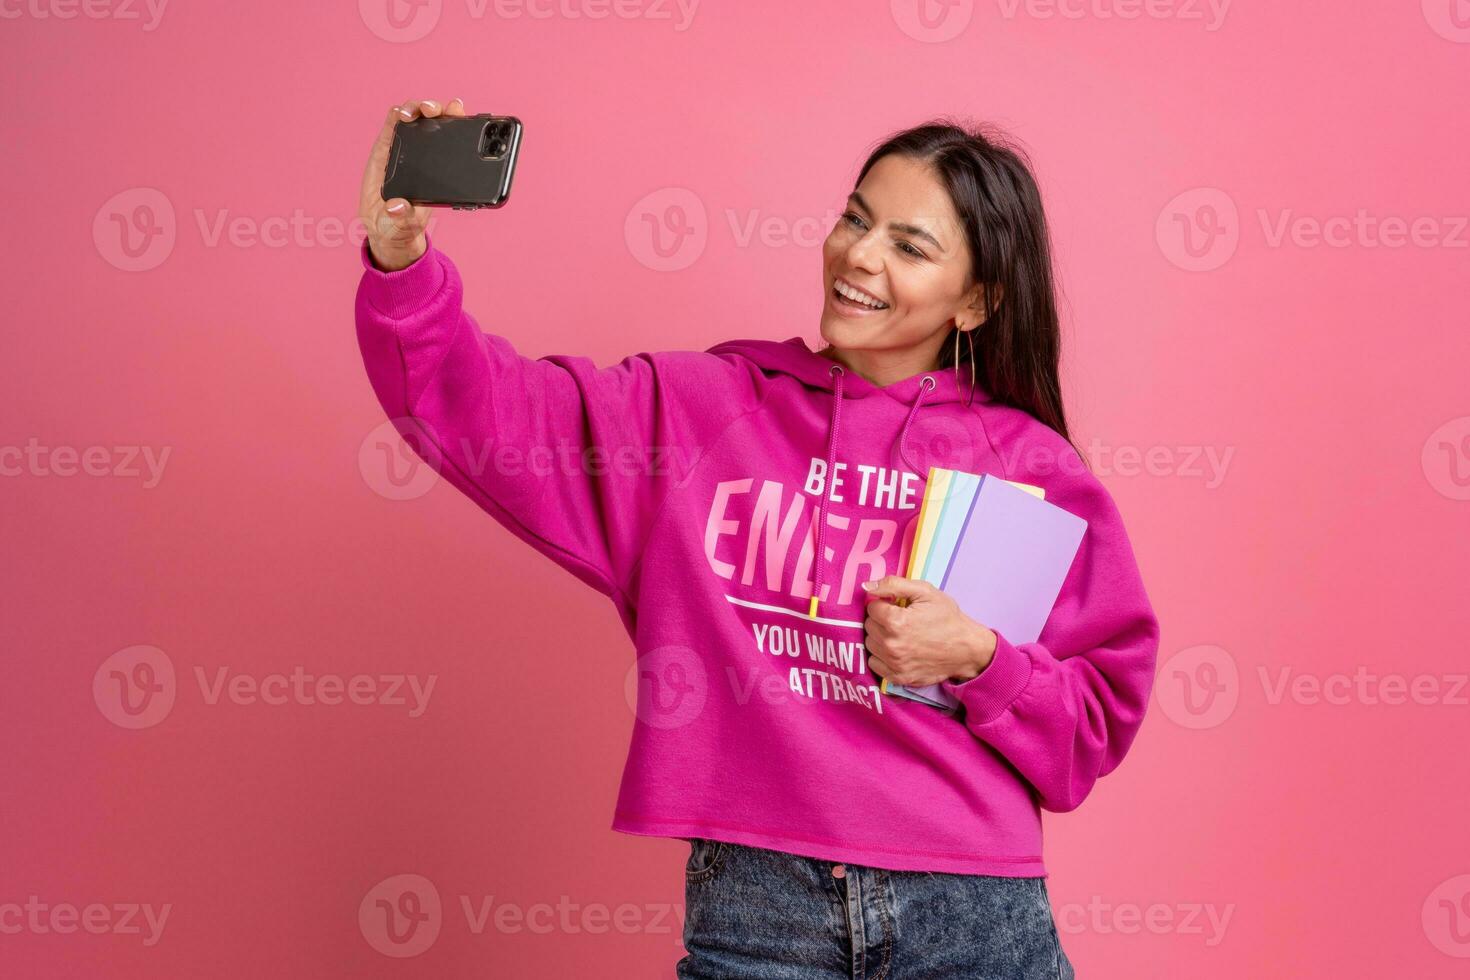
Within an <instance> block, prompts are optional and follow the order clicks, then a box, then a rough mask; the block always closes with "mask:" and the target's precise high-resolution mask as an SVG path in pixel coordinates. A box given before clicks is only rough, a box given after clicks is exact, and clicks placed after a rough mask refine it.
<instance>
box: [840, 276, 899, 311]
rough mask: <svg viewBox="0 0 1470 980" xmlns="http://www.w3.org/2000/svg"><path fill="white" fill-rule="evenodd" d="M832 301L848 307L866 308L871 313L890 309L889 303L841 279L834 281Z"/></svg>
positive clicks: (854, 308)
mask: <svg viewBox="0 0 1470 980" xmlns="http://www.w3.org/2000/svg"><path fill="white" fill-rule="evenodd" d="M832 301H833V302H834V303H837V304H839V305H840V306H843V307H845V308H848V309H853V310H865V311H867V312H869V313H877V312H880V311H882V310H886V309H888V304H887V303H885V302H883V301H882V300H880V299H876V298H875V297H873V296H870V295H868V294H867V293H865V292H863V291H862V290H860V289H856V288H854V287H852V286H850V285H848V284H847V283H845V282H843V281H842V280H841V279H834V280H833V281H832Z"/></svg>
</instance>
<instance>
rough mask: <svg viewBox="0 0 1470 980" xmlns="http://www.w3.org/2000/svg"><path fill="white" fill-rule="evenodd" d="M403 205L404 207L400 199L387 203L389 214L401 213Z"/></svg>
mask: <svg viewBox="0 0 1470 980" xmlns="http://www.w3.org/2000/svg"><path fill="white" fill-rule="evenodd" d="M404 207H405V205H404V203H403V202H402V201H394V202H393V203H392V204H390V205H388V213H389V214H402V213H403V208H404Z"/></svg>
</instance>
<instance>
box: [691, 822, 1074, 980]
mask: <svg viewBox="0 0 1470 980" xmlns="http://www.w3.org/2000/svg"><path fill="white" fill-rule="evenodd" d="M686 839H688V840H689V842H690V851H689V862H688V864H687V865H686V866H685V871H684V899H685V912H686V915H685V920H684V948H685V950H686V951H687V952H688V955H687V956H685V957H684V958H683V959H681V960H680V961H679V963H678V965H677V967H676V970H677V974H678V976H679V977H680V978H682V980H714V978H719V980H727V978H745V977H749V978H759V980H839V978H842V980H916V978H919V977H924V978H926V980H948V978H955V980H959V978H964V980H1032V978H1034V980H1042V978H1045V980H1072V978H1073V977H1074V976H1075V974H1074V972H1073V970H1072V964H1071V963H1070V962H1068V960H1067V957H1066V956H1065V955H1064V954H1063V953H1062V947H1061V943H1060V941H1059V940H1058V938H1057V930H1056V923H1055V922H1054V920H1053V919H1052V912H1051V903H1050V900H1049V899H1048V897H1047V891H1046V879H1045V878H1036V877H1032V878H1005V877H999V876H994V875H962V874H944V873H940V872H928V871H890V870H886V869H884V868H870V867H864V866H861V865H856V864H836V863H834V862H831V861H820V860H817V859H816V858H808V857H802V856H800V855H796V854H787V853H784V852H782V851H772V850H767V849H765V848H759V847H747V846H745V845H743V844H731V843H727V842H725V841H714V840H708V839H706V838H702V837H696V838H686Z"/></svg>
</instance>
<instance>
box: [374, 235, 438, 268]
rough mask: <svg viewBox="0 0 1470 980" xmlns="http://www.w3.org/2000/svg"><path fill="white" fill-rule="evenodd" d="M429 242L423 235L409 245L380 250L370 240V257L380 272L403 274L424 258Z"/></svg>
mask: <svg viewBox="0 0 1470 980" xmlns="http://www.w3.org/2000/svg"><path fill="white" fill-rule="evenodd" d="M427 251H428V242H427V241H426V240H425V239H424V237H423V236H422V235H420V236H419V237H418V238H415V239H414V240H413V241H412V242H411V243H409V244H408V245H400V246H394V247H382V248H380V247H379V246H378V245H377V244H375V243H374V242H373V241H372V239H368V255H369V256H370V257H371V258H372V260H373V265H375V266H376V267H377V268H378V270H379V271H380V272H402V271H403V270H404V269H407V268H408V267H409V266H411V265H413V264H414V263H415V262H417V261H418V260H419V259H421V258H423V257H424V253H425V252H427Z"/></svg>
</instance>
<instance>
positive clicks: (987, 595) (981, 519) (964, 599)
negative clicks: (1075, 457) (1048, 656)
mask: <svg viewBox="0 0 1470 980" xmlns="http://www.w3.org/2000/svg"><path fill="white" fill-rule="evenodd" d="M1045 497H1046V493H1045V491H1043V490H1042V489H1041V488H1040V487H1034V486H1031V485H1030V484H1026V483H1012V482H1011V481H1009V480H1002V479H1001V478H1000V477H997V476H982V475H980V474H976V473H963V472H960V471H959V470H948V469H944V468H942V467H938V466H931V467H930V468H929V479H928V482H927V483H926V484H925V485H924V500H923V502H922V503H921V504H920V506H919V527H918V530H917V531H916V532H915V534H914V545H913V548H912V550H911V551H910V552H909V564H908V570H907V571H906V572H905V573H904V576H905V577H906V578H913V579H922V580H924V581H925V582H928V583H929V584H930V585H933V586H934V587H936V588H938V589H939V590H941V591H942V592H946V593H948V594H949V596H950V597H951V598H953V599H954V600H955V602H956V603H958V604H959V607H960V609H961V610H963V611H964V613H965V615H967V616H969V617H970V618H971V619H974V620H977V621H979V622H981V623H983V624H985V625H986V626H988V627H989V628H990V629H993V630H995V631H996V632H998V633H1000V634H1001V635H1003V636H1004V637H1005V638H1006V639H1007V640H1009V641H1010V642H1011V643H1015V644H1020V643H1033V642H1035V641H1036V640H1037V639H1038V638H1039V637H1040V636H1041V629H1042V627H1043V626H1045V625H1046V619H1047V617H1048V616H1050V615H1051V608H1052V606H1053V605H1054V604H1055V603H1056V601H1057V595H1058V594H1059V593H1060V592H1061V591H1062V582H1063V581H1065V579H1066V577H1067V572H1068V570H1069V569H1070V568H1071V567H1072V559H1073V558H1075V557H1076V555H1077V548H1078V547H1079V546H1080V545H1081V544H1082V535H1083V534H1084V533H1085V532H1086V531H1087V522H1086V521H1085V520H1083V519H1082V518H1080V517H1078V516H1077V515H1075V514H1071V513H1069V512H1067V511H1065V510H1062V509H1061V508H1060V507H1058V506H1056V505H1055V504H1051V503H1048V502H1047V501H1046V499H1045ZM882 689H883V691H884V693H886V694H893V695H897V696H899V697H904V698H911V699H912V700H915V701H921V702H923V703H925V704H930V705H933V706H935V707H937V708H946V709H953V708H956V707H958V704H959V702H958V701H957V700H956V699H955V698H954V697H953V696H952V695H950V694H949V692H947V691H945V690H944V689H943V688H942V687H940V686H939V685H938V684H930V685H927V686H925V687H904V686H903V685H901V684H890V683H889V682H888V681H886V680H885V681H883V683H882Z"/></svg>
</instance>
